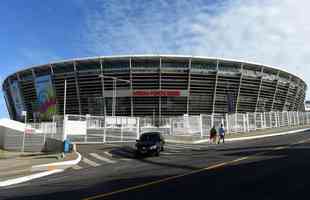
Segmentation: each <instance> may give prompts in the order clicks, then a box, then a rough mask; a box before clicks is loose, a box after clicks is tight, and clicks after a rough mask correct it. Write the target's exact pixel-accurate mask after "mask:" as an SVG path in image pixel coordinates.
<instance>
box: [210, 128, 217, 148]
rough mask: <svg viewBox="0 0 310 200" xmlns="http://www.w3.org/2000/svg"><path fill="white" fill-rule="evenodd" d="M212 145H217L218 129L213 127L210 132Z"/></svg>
mask: <svg viewBox="0 0 310 200" xmlns="http://www.w3.org/2000/svg"><path fill="white" fill-rule="evenodd" d="M210 143H215V144H216V128H215V126H213V127H212V128H211V130H210Z"/></svg>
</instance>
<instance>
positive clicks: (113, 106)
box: [99, 74, 131, 117]
mask: <svg viewBox="0 0 310 200" xmlns="http://www.w3.org/2000/svg"><path fill="white" fill-rule="evenodd" d="M99 77H100V78H102V79H103V78H110V79H112V80H113V95H112V116H113V117H114V116H115V113H116V90H117V88H116V86H117V85H116V81H120V82H126V83H131V81H130V80H125V79H121V78H117V77H114V76H105V75H103V74H100V75H99ZM102 93H103V98H104V99H105V96H104V87H103V81H102ZM104 111H105V112H104V116H106V108H104Z"/></svg>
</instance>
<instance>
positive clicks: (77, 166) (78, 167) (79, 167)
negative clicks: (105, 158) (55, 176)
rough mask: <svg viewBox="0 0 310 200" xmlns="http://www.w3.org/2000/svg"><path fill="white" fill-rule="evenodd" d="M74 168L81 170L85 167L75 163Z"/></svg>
mask: <svg viewBox="0 0 310 200" xmlns="http://www.w3.org/2000/svg"><path fill="white" fill-rule="evenodd" d="M72 169H75V170H80V169H83V167H81V166H79V165H74V166H73V167H72Z"/></svg>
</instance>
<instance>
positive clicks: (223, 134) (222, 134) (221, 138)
mask: <svg viewBox="0 0 310 200" xmlns="http://www.w3.org/2000/svg"><path fill="white" fill-rule="evenodd" d="M221 140H223V143H225V129H224V127H223V124H221V127H220V128H219V140H218V144H219V143H220V142H221Z"/></svg>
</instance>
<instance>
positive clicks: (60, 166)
mask: <svg viewBox="0 0 310 200" xmlns="http://www.w3.org/2000/svg"><path fill="white" fill-rule="evenodd" d="M76 153H77V155H78V157H77V158H76V159H75V160H68V161H63V162H55V163H49V164H44V165H34V166H32V167H31V171H32V172H34V171H43V172H39V173H35V174H31V175H28V176H23V177H18V178H14V179H9V180H5V181H0V187H6V186H10V185H15V184H19V183H24V182H27V181H30V180H34V179H37V178H42V177H44V176H49V175H52V174H56V173H59V172H63V171H64V170H65V169H66V168H69V167H71V166H73V165H76V164H78V163H79V162H80V161H81V159H82V156H81V154H80V153H78V152H76Z"/></svg>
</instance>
